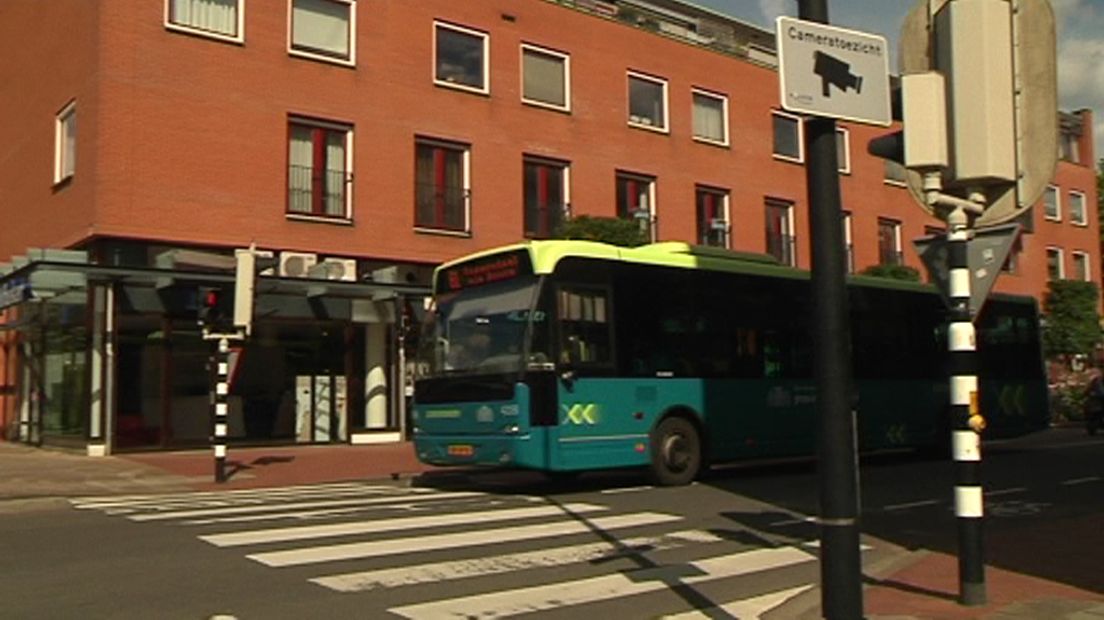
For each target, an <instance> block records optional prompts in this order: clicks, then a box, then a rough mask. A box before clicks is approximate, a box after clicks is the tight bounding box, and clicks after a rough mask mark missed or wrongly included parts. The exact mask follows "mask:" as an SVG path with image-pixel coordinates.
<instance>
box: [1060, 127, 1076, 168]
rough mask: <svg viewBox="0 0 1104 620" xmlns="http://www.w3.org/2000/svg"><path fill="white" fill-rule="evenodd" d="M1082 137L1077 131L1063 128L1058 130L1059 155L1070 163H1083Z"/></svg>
mask: <svg viewBox="0 0 1104 620" xmlns="http://www.w3.org/2000/svg"><path fill="white" fill-rule="evenodd" d="M1080 138H1081V136H1079V135H1078V134H1077V133H1074V132H1073V131H1071V130H1069V129H1066V128H1065V127H1063V128H1061V129H1060V130H1059V132H1058V157H1060V158H1061V159H1064V160H1065V161H1068V162H1070V163H1074V164H1079V163H1081V145H1080V144H1079V142H1080Z"/></svg>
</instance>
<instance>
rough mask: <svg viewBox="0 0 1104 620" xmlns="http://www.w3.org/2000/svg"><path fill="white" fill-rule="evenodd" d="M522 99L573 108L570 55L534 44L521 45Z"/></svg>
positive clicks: (537, 103) (551, 106)
mask: <svg viewBox="0 0 1104 620" xmlns="http://www.w3.org/2000/svg"><path fill="white" fill-rule="evenodd" d="M521 73H522V74H521V100H522V101H524V102H525V103H532V104H535V105H540V106H545V107H550V108H555V109H557V110H564V111H567V110H569V109H570V108H571V103H570V102H571V94H570V93H571V86H570V84H571V77H570V76H571V57H570V56H568V55H567V54H561V53H560V52H554V51H552V50H549V49H544V48H541V47H536V46H535V45H525V44H523V45H522V46H521Z"/></svg>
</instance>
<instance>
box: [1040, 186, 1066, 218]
mask: <svg viewBox="0 0 1104 620" xmlns="http://www.w3.org/2000/svg"><path fill="white" fill-rule="evenodd" d="M1050 192H1054V215H1051V214H1050V213H1047V209H1046V207H1047V205H1046V195H1047V194H1048V193H1050ZM1043 219H1045V220H1048V221H1051V222H1061V221H1062V190H1060V189H1059V188H1058V186H1057V185H1047V188H1046V191H1045V192H1044V193H1043Z"/></svg>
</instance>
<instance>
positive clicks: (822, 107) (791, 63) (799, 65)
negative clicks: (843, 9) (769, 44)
mask: <svg viewBox="0 0 1104 620" xmlns="http://www.w3.org/2000/svg"><path fill="white" fill-rule="evenodd" d="M777 28H778V29H777V37H778V75H779V80H778V81H779V86H780V88H781V91H780V92H781V96H782V107H783V108H784V109H786V110H789V111H790V112H801V113H804V114H813V115H816V116H827V117H831V118H841V119H845V120H851V121H856V122H860V123H870V124H873V125H882V126H886V125H889V123H890V120H891V116H890V108H889V50H888V48H887V46H886V40H885V37H880V36H875V35H872V34H867V33H865V32H856V31H854V30H847V29H844V28H836V27H835V26H828V25H826V24H819V23H816V22H808V21H803V20H800V19H794V18H792V17H779V18H778V22H777Z"/></svg>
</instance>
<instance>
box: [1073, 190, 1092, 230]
mask: <svg viewBox="0 0 1104 620" xmlns="http://www.w3.org/2000/svg"><path fill="white" fill-rule="evenodd" d="M1069 198H1070V221H1071V222H1073V223H1074V224H1077V225H1078V226H1088V224H1089V219H1088V214H1086V213H1085V194H1083V193H1081V192H1070V195H1069Z"/></svg>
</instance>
